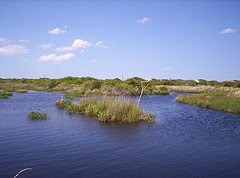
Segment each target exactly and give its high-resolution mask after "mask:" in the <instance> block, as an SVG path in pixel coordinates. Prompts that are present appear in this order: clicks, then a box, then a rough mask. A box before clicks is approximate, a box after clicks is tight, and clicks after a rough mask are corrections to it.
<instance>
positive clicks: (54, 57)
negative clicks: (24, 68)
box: [38, 53, 75, 62]
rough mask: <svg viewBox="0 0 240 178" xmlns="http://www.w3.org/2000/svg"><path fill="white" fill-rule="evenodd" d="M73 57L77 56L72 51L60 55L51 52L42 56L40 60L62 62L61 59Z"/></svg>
mask: <svg viewBox="0 0 240 178" xmlns="http://www.w3.org/2000/svg"><path fill="white" fill-rule="evenodd" d="M73 57H75V55H74V54H72V53H67V54H64V55H60V56H57V55H56V54H49V55H43V56H41V57H40V58H39V59H38V60H39V61H45V62H61V61H65V60H69V59H71V58H73Z"/></svg>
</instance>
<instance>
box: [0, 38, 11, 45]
mask: <svg viewBox="0 0 240 178" xmlns="http://www.w3.org/2000/svg"><path fill="white" fill-rule="evenodd" d="M6 43H9V41H8V40H7V39H5V38H0V44H6Z"/></svg>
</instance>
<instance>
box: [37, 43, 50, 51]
mask: <svg viewBox="0 0 240 178" xmlns="http://www.w3.org/2000/svg"><path fill="white" fill-rule="evenodd" d="M51 47H52V44H50V43H43V44H41V45H40V46H39V48H41V49H42V50H45V49H50V48H51Z"/></svg>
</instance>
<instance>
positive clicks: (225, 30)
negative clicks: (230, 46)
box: [221, 28, 237, 34]
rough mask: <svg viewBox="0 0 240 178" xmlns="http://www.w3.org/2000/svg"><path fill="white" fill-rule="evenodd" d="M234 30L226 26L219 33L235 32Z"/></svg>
mask: <svg viewBox="0 0 240 178" xmlns="http://www.w3.org/2000/svg"><path fill="white" fill-rule="evenodd" d="M236 31H237V30H236V29H232V28H226V29H224V30H223V31H222V32H221V34H227V33H235V32H236Z"/></svg>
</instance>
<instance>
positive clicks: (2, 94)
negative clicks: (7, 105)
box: [0, 91, 12, 99]
mask: <svg viewBox="0 0 240 178" xmlns="http://www.w3.org/2000/svg"><path fill="white" fill-rule="evenodd" d="M10 96H12V93H10V92H6V91H0V99H8V98H9V97H10Z"/></svg>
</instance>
